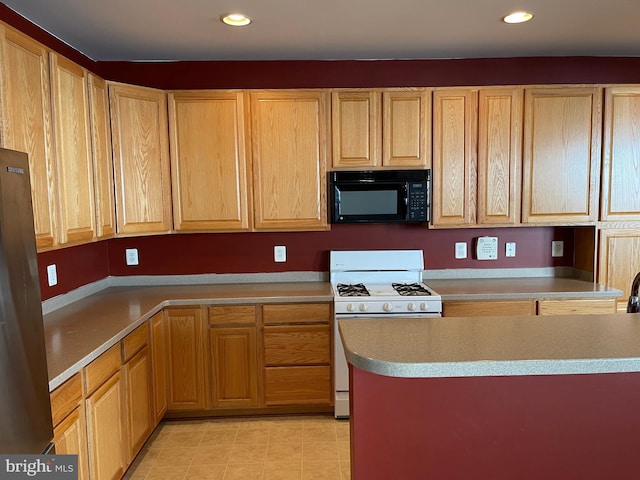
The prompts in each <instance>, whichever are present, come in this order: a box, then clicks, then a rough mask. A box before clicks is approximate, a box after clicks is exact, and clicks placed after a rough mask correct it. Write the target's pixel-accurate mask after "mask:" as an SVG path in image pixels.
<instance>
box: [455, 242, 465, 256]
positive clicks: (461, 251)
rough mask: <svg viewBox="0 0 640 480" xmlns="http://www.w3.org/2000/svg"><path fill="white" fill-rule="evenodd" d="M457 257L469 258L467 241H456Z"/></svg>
mask: <svg viewBox="0 0 640 480" xmlns="http://www.w3.org/2000/svg"><path fill="white" fill-rule="evenodd" d="M456 258H467V242H456Z"/></svg>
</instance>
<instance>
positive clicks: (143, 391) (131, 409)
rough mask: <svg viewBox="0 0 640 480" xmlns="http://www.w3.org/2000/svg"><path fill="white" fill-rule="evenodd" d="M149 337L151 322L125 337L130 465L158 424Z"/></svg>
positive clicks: (128, 453) (123, 342)
mask: <svg viewBox="0 0 640 480" xmlns="http://www.w3.org/2000/svg"><path fill="white" fill-rule="evenodd" d="M148 339H149V324H148V323H144V324H142V326H140V327H138V328H137V329H136V330H134V331H133V332H131V333H130V334H129V335H127V336H126V337H125V338H124V339H123V340H122V361H123V368H122V371H123V376H124V385H125V399H126V412H125V413H126V416H125V418H126V423H127V428H126V432H127V435H128V443H127V445H128V451H127V457H126V460H127V464H129V463H131V461H133V459H134V457H135V456H136V455H137V453H138V452H139V451H140V449H141V448H142V445H143V444H144V442H145V441H146V440H147V438H148V437H149V435H150V434H151V431H152V430H153V428H154V427H155V423H154V415H153V403H152V400H153V399H152V390H153V388H152V377H151V357H150V354H149V346H148Z"/></svg>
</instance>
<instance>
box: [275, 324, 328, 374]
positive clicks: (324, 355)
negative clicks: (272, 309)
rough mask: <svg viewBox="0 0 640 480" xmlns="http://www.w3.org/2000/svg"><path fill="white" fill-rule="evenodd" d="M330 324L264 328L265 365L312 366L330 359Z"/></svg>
mask: <svg viewBox="0 0 640 480" xmlns="http://www.w3.org/2000/svg"><path fill="white" fill-rule="evenodd" d="M330 345H331V343H330V332H329V325H296V326H288V325H282V326H266V327H264V363H265V365H313V364H316V365H317V364H319V363H327V364H328V363H330V362H331V346H330Z"/></svg>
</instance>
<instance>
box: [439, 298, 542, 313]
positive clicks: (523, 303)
mask: <svg viewBox="0 0 640 480" xmlns="http://www.w3.org/2000/svg"><path fill="white" fill-rule="evenodd" d="M535 314H536V308H535V300H533V299H525V300H484V301H476V300H473V301H467V300H447V301H446V302H442V316H444V317H501V316H512V315H535Z"/></svg>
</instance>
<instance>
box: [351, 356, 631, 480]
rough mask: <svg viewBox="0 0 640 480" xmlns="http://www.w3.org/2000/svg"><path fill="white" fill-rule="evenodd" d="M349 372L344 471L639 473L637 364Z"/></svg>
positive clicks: (364, 475)
mask: <svg viewBox="0 0 640 480" xmlns="http://www.w3.org/2000/svg"><path fill="white" fill-rule="evenodd" d="M350 382H351V389H350V392H351V393H350V400H351V418H350V425H351V477H352V480H391V479H401V480H471V479H474V480H542V479H544V480H554V479H558V480H573V479H575V480H596V479H597V480H623V479H625V480H626V479H638V478H640V373H610V374H589V375H541V376H510V377H465V378H397V377H385V376H380V375H375V374H372V373H369V372H366V371H364V370H361V369H358V368H356V367H353V366H352V365H350Z"/></svg>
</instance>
